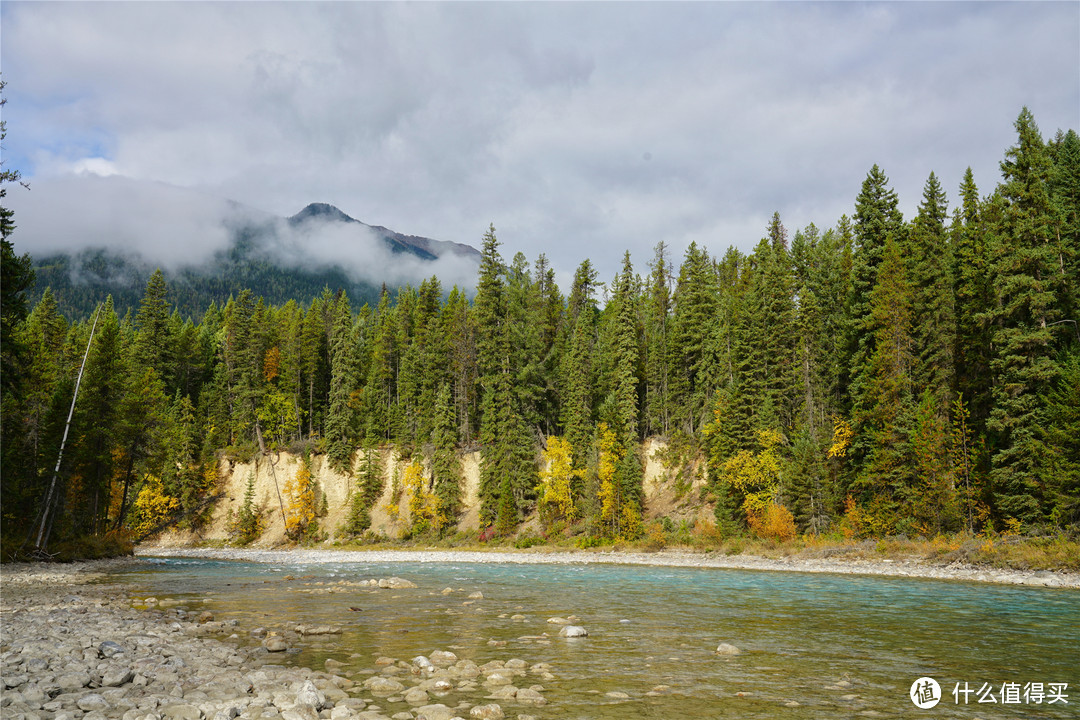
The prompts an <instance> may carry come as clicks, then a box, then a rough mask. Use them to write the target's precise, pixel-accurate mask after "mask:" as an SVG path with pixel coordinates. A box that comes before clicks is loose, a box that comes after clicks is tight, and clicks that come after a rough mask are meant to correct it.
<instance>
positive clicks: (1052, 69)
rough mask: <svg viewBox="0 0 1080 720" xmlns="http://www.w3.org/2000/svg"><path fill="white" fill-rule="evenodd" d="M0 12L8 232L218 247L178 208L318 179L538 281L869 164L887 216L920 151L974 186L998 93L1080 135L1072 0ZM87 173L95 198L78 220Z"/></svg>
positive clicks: (703, 227) (756, 228)
mask: <svg viewBox="0 0 1080 720" xmlns="http://www.w3.org/2000/svg"><path fill="white" fill-rule="evenodd" d="M0 20H2V36H0V41H2V44H0V65H2V71H3V79H4V80H5V81H6V82H7V83H8V85H7V88H6V91H5V96H6V97H7V99H8V104H7V106H6V107H5V109H4V119H5V120H6V121H7V123H8V138H7V140H6V142H5V146H4V155H3V157H4V162H5V167H9V168H18V169H20V170H21V171H22V173H23V174H24V176H26V177H28V178H29V179H30V181H31V185H32V187H33V190H32V191H31V192H30V193H25V192H23V191H22V190H21V188H17V187H16V188H12V189H10V190H9V198H8V199H9V200H10V201H11V206H12V207H13V208H14V209H15V210H16V223H17V224H18V225H19V229H18V230H17V231H16V234H15V235H14V236H13V238H12V239H13V240H14V241H15V243H16V249H17V250H18V251H19V252H24V251H29V252H31V253H34V252H35V250H36V249H37V250H40V248H43V247H47V246H56V245H58V244H64V243H82V242H87V243H89V242H102V240H103V239H107V238H109V237H112V236H115V235H116V234H117V230H116V229H115V228H114V227H112V225H123V226H124V228H125V229H124V230H123V232H124V233H127V236H129V237H130V236H132V233H133V232H134V233H135V235H136V236H138V240H137V242H138V243H140V246H141V247H142V248H143V249H144V251H145V253H146V254H147V255H149V256H151V257H153V256H154V255H155V253H164V254H168V253H172V255H171V256H170V257H173V258H175V256H176V255H177V252H178V250H177V244H178V240H177V238H178V237H185V236H187V237H191V236H192V234H198V233H203V234H202V235H200V236H199V237H198V238H193V239H192V241H191V242H190V243H188V244H187V245H186V246H185V245H183V244H181V245H180V247H182V248H184V250H183V252H190V253H191V254H192V255H193V256H194V255H197V254H199V253H204V252H205V251H206V250H207V248H212V247H213V246H214V245H215V244H216V243H219V242H222V241H223V240H222V239H221V238H219V237H218V236H216V235H215V234H214V232H213V231H212V230H211V229H208V225H207V223H206V221H205V217H200V214H202V215H206V213H210V214H212V213H214V212H218V211H219V209H220V200H221V199H232V200H236V201H238V202H240V203H243V204H245V205H247V206H250V207H251V208H253V209H256V210H260V211H264V212H268V213H272V214H275V215H291V214H293V213H295V212H297V211H298V210H300V209H301V208H302V207H303V206H304V205H306V204H307V203H309V202H313V201H321V202H329V203H333V204H334V205H337V206H338V207H340V208H341V209H342V210H344V211H345V212H346V213H348V214H349V215H351V216H353V217H355V218H358V219H360V220H363V221H365V222H367V223H370V224H377V225H384V226H387V227H390V228H392V229H394V230H397V231H399V232H403V233H408V234H414V235H424V236H428V237H432V238H436V239H440V240H452V241H456V242H465V243H470V244H472V245H475V246H479V245H480V239H481V236H482V235H483V233H484V231H485V230H486V229H487V227H488V224H489V223H494V224H495V226H496V229H497V232H498V235H499V238H500V240H501V241H502V243H503V246H502V251H503V255H504V257H506V259H507V260H509V259H510V258H511V257H512V256H513V254H514V253H515V252H517V251H522V252H524V253H525V255H526V256H527V257H528V258H529V259H530V260H533V259H535V257H536V256H537V255H538V254H539V253H540V252H545V253H547V254H548V256H549V257H550V258H551V259H552V261H553V262H554V264H555V265H556V266H557V267H558V268H559V269H560V271H561V273H560V277H562V278H564V280H563V282H564V290H565V289H566V287H565V282H566V280H565V278H568V277H569V275H570V274H571V273H572V272H573V269H574V268H575V267H576V266H577V264H578V263H579V262H580V261H581V260H582V259H583V258H585V257H589V258H591V259H592V261H593V262H594V264H595V265H596V266H597V267H598V268H599V269H600V271H601V279H605V280H606V279H610V277H611V276H612V275H613V274H614V273H615V271H616V270H617V268H618V266H619V263H620V260H621V256H622V253H623V251H624V250H627V249H629V250H630V251H631V254H632V257H633V259H634V262H635V267H637V268H638V270H639V271H640V272H642V273H644V272H647V267H646V265H647V263H648V261H649V260H650V259H651V257H652V248H653V246H654V245H655V244H656V243H657V242H658V241H660V240H664V241H665V242H667V243H668V244H669V246H670V247H671V248H672V250H673V253H674V255H675V260H676V261H679V260H681V256H682V253H683V251H684V250H685V248H686V246H687V245H688V244H689V243H690V241H692V240H696V241H698V242H699V243H701V244H704V245H705V246H706V247H707V248H708V249H709V250H710V252H712V253H714V254H720V253H722V252H723V251H724V250H725V249H726V247H727V246H728V245H735V246H737V247H739V248H741V249H743V250H745V251H749V250H750V249H751V248H752V247H753V246H754V245H755V244H756V242H757V241H758V240H759V239H760V238H761V237H762V235H763V234H764V232H765V227H766V224H767V222H768V219H769V217H770V216H771V215H772V213H773V212H774V211H779V212H780V214H781V218H782V220H783V221H784V224H785V225H786V226H787V227H788V229H789V231H791V232H794V230H795V229H796V228H799V227H803V226H805V225H806V224H808V223H810V222H814V223H816V224H817V225H818V226H819V227H822V228H825V227H830V226H832V225H833V224H834V223H835V222H836V220H837V219H838V218H839V216H840V215H841V214H843V213H848V214H850V213H851V212H852V211H853V205H854V199H855V196H856V194H857V193H858V191H859V186H860V184H861V182H862V180H863V178H864V177H865V176H866V173H867V171H868V170H869V169H870V167H871V166H872V165H873V164H874V163H877V164H879V165H881V167H882V168H883V169H884V171H885V172H886V174H887V175H888V176H889V177H890V178H891V180H892V184H893V187H894V188H895V189H896V190H897V191H898V193H899V194H900V200H901V204H902V208H903V209H904V212H905V217H910V215H911V214H912V213H913V211H914V209H915V208H916V207H917V205H918V202H919V199H920V194H921V190H922V186H923V183H924V182H925V180H926V177H927V175H928V174H929V173H930V172H931V171H935V172H936V173H937V174H938V176H939V177H940V178H941V180H942V183H943V184H944V186H945V188H946V190H947V192H948V193H949V198H950V203H952V202H954V201H955V197H956V188H957V186H958V185H959V182H960V179H961V176H962V174H963V171H964V169H965V168H966V167H967V166H969V165H970V166H971V167H972V169H973V170H974V172H975V178H976V181H977V182H978V184H979V189H980V191H981V192H983V193H984V194H985V193H987V192H989V191H990V190H991V189H992V188H993V186H994V185H995V184H996V183H997V181H998V179H999V168H998V163H999V161H1000V160H1001V159H1002V157H1003V153H1004V151H1005V149H1006V148H1007V147H1008V146H1010V145H1011V144H1013V142H1014V141H1015V131H1014V129H1013V126H1012V125H1013V122H1014V121H1015V119H1016V117H1017V115H1018V114H1019V112H1020V109H1021V107H1022V106H1024V105H1027V106H1028V107H1029V108H1030V109H1031V111H1032V112H1033V114H1034V116H1035V119H1036V121H1037V122H1038V123H1039V126H1040V128H1041V129H1042V131H1043V134H1044V136H1050V135H1052V134H1053V133H1054V132H1055V131H1056V130H1057V129H1058V128H1063V129H1068V128H1073V129H1078V130H1080V3H1077V2H1055V3H1039V2H1023V3H1015V4H1014V3H1005V2H964V3H955V4H954V3H910V4H908V3H867V4H863V3H810V2H805V3H804V2H786V3H734V2H731V3H728V2H725V3H685V4H682V3H670V2H664V3H646V2H641V3H626V4H624V3H588V4H586V3H574V2H558V3H522V4H516V3H475V4H474V3H464V2H461V3H422V4H413V3H373V2H362V3H361V2H334V3H314V2H289V3H261V2H240V3H227V2H213V3H177V4H173V3H164V2H163V3H159V2H141V3H94V2H79V3H72V4H66V3H39V2H18V1H12V0H4V2H3V3H2V4H0ZM95 175H119V176H124V177H126V178H130V179H133V180H136V181H140V182H144V183H148V184H151V183H152V184H153V187H155V188H157V190H154V191H152V192H153V196H154V198H155V199H154V201H152V202H146V201H143V200H141V199H135V200H132V199H131V198H132V197H134V198H139V197H141V196H140V195H139V192H138V191H135V192H134V195H126V194H130V193H132V192H133V191H132V190H131V188H132V187H133V186H134V185H138V184H139V183H130V182H113V183H105V184H103V183H101V182H99V181H96V180H95V178H94V177H93V176H95ZM90 185H92V186H93V187H94V188H95V190H94V192H98V193H101V192H106V191H103V190H101V188H103V187H106V186H108V187H112V188H113V189H114V190H115V194H114V195H112V196H110V197H111V198H112V200H111V204H109V203H106V205H105V207H106V210H104V211H102V212H100V213H97V214H96V215H94V216H93V217H92V218H91V219H88V218H87V217H86V215H85V214H83V213H81V211H80V199H79V198H80V196H82V197H83V198H85V197H87V196H88V195H87V194H86V193H85V192H83V191H81V190H80V188H81V187H83V186H87V187H89V186H90ZM168 186H177V187H179V188H184V190H183V191H177V194H176V197H177V200H176V202H177V203H178V205H177V207H173V208H170V207H167V206H168V205H169V203H170V202H171V201H170V200H169V197H171V196H172V193H171V192H168V191H167V190H168ZM108 192H113V191H111V190H110V191H108ZM106 194H107V193H106ZM29 197H32V198H33V199H32V200H30V199H29ZM95 197H97V196H95ZM199 198H203V199H205V202H206V207H207V208H208V209H206V210H199V209H197V207H201V206H200V202H201V201H200V200H198V199H199ZM103 202H104V201H103ZM83 205H85V202H84V201H83ZM121 207H122V208H125V214H129V216H128V217H127V218H125V219H123V220H120V219H119V218H117V217H116V216H117V215H118V214H119V212H118V211H116V210H115V208H121ZM20 210H23V213H22V214H21V215H20V214H19V213H20ZM158 218H160V222H159V221H158ZM185 218H188V219H190V227H188V226H185V225H184V223H185ZM166 224H168V225H170V227H171V229H170V230H168V231H164V230H163V231H161V232H160V233H155V231H154V228H155V227H159V228H160V227H162V226H163V225H166ZM132 227H134V228H136V229H135V230H132ZM143 227H145V228H146V230H145V232H140V231H139V230H138V228H143ZM183 252H181V254H183Z"/></svg>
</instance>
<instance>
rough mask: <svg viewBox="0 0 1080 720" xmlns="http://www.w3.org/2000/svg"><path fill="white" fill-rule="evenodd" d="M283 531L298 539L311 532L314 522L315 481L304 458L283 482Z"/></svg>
mask: <svg viewBox="0 0 1080 720" xmlns="http://www.w3.org/2000/svg"><path fill="white" fill-rule="evenodd" d="M285 502H286V505H285V532H287V533H288V534H289V535H290V536H291V537H293V538H296V539H299V538H301V537H303V536H304V535H307V534H309V533H311V531H312V530H314V529H315V528H316V527H317V525H316V524H315V512H316V511H315V482H314V480H313V479H312V477H311V469H310V468H309V467H308V463H307V461H306V460H305V461H304V462H301V463H300V467H298V468H297V469H296V474H295V475H293V476H292V477H291V478H289V481H288V482H287V483H285Z"/></svg>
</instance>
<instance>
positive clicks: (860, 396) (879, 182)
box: [846, 165, 904, 463]
mask: <svg viewBox="0 0 1080 720" xmlns="http://www.w3.org/2000/svg"><path fill="white" fill-rule="evenodd" d="M888 185H889V179H888V178H887V177H886V176H885V173H884V172H882V170H881V168H879V167H878V166H877V165H874V166H873V167H872V168H871V169H870V172H869V173H868V174H867V176H866V179H865V180H864V181H863V184H862V190H861V191H860V192H859V195H858V197H857V198H856V200H855V223H854V227H853V230H854V239H855V246H854V248H853V253H852V265H851V286H850V294H849V297H848V327H847V348H846V352H847V356H848V358H850V359H849V360H848V363H847V366H848V377H849V378H850V386H849V394H850V397H851V404H852V411H853V413H858V412H866V409H867V407H868V406H869V405H870V404H872V402H873V401H871V400H869V399H868V398H867V393H869V392H870V390H869V385H870V383H871V381H872V378H873V370H872V368H871V367H870V365H871V362H872V358H873V357H874V354H875V352H876V345H875V342H876V337H875V332H874V329H873V328H874V321H873V320H872V318H871V315H872V308H871V294H872V293H873V291H874V288H875V287H876V286H877V284H878V272H879V267H880V265H881V263H882V260H883V257H884V253H885V246H886V244H887V243H888V242H889V240H890V239H891V240H892V241H893V242H894V243H895V244H896V246H897V247H896V251H897V252H898V253H900V252H901V248H902V247H903V245H904V243H903V240H902V237H901V235H902V231H903V218H902V216H901V214H900V210H899V209H898V200H897V197H896V192H895V191H893V190H892V189H890V188H889V186H888ZM863 439H864V436H863V435H859V434H857V435H856V442H855V443H854V444H853V447H852V453H853V455H854V456H855V460H856V462H857V463H858V462H861V460H862V458H863V457H864V456H865V452H866V449H867V448H866V447H865V445H864V444H863V442H862V440H863Z"/></svg>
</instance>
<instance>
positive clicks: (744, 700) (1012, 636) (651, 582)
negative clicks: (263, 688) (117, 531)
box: [119, 559, 1080, 720]
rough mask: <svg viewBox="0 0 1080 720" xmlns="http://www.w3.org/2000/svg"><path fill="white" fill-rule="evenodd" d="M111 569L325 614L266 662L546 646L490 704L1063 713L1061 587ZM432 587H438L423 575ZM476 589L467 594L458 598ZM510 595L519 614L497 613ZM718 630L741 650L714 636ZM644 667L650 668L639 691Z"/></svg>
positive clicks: (221, 600) (642, 573)
mask: <svg viewBox="0 0 1080 720" xmlns="http://www.w3.org/2000/svg"><path fill="white" fill-rule="evenodd" d="M393 575H396V576H400V577H403V578H406V579H409V580H412V581H413V582H415V583H416V584H417V585H418V586H419V587H418V588H417V589H410V590H378V591H376V590H371V589H368V588H352V587H348V588H344V589H345V590H346V591H345V592H340V593H332V594H315V593H317V592H320V591H322V590H325V589H326V588H328V587H334V586H333V585H331V583H337V582H339V581H341V580H347V581H354V580H361V579H368V578H380V577H389V576H393ZM119 579H120V580H121V581H122V582H124V583H126V584H128V585H129V586H131V589H132V591H133V592H134V593H136V594H137V595H146V596H150V595H153V596H155V597H158V598H159V599H160V598H165V597H171V598H174V599H176V600H178V601H180V602H182V603H183V604H185V605H186V606H187V607H188V608H189V609H198V610H202V609H209V610H211V611H213V612H214V613H215V614H216V616H217V619H219V620H222V619H228V618H236V619H238V620H239V621H240V622H241V624H242V626H244V627H247V628H251V627H255V626H259V625H263V626H266V627H273V626H274V625H280V624H282V623H284V622H286V621H295V622H300V623H307V624H333V625H339V626H342V627H343V629H344V632H343V633H342V634H341V635H334V636H323V637H321V638H316V637H309V638H306V639H305V641H304V643H303V647H302V648H301V651H300V652H299V653H294V654H290V655H288V656H284V657H283V658H282V659H280V660H279V659H278V658H275V661H277V662H288V663H294V664H301V665H309V666H311V667H317V668H322V667H323V663H324V661H325V660H326V659H327V658H334V659H336V660H338V661H340V662H343V663H345V666H344V667H343V668H340V669H339V670H336V671H335V672H339V673H343V672H347V671H349V670H356V671H364V670H369V669H371V668H372V666H373V661H374V660H375V658H376V657H378V656H383V655H385V656H390V657H395V658H400V659H406V660H408V659H411V658H413V657H415V656H416V655H421V654H423V655H426V654H428V653H430V652H432V651H433V650H437V649H453V650H454V652H456V653H457V654H458V656H460V657H467V658H471V659H473V660H476V661H477V662H478V663H481V664H482V663H484V662H487V661H489V660H493V659H501V660H507V659H510V658H520V659H522V660H525V661H526V662H528V663H530V664H532V663H537V662H547V663H550V664H551V666H552V670H551V671H552V673H553V674H554V675H555V680H552V681H548V682H545V683H544V687H545V692H544V695H545V697H547V698H548V701H549V704H548V705H546V706H544V707H540V708H522V709H520V710H516V709H513V708H512V707H510V706H508V707H507V709H508V710H512V712H508V717H514V716H515V714H516V712H518V711H520V712H527V713H530V714H533V715H536V716H538V717H541V718H637V717H639V718H676V717H682V718H862V717H936V718H983V719H984V720H991V719H994V718H1013V717H1031V718H1076V717H1080V591H1076V590H1052V589H1043V588H1029V587H1012V586H1001V585H989V584H977V583H963V582H945V581H932V580H916V579H907V578H905V579H891V578H881V577H857V576H854V577H853V576H846V575H824V574H805V573H779V572H761V571H740V570H720V569H687V568H663V567H643V566H622V565H597V564H591V565H514V564H455V565H436V564H420V563H399V564H393V565H387V564H376V563H371V564H368V563H328V564H318V565H309V564H297V565H289V564H280V565H269V564H256V563H244V562H228V561H212V560H194V559H157V560H155V561H154V565H153V566H152V569H148V570H142V571H137V572H128V573H124V574H122V575H121V576H120V577H119ZM320 583H321V584H320ZM446 587H451V588H453V589H454V590H455V592H454V593H452V594H450V595H442V594H441V591H442V590H443V589H444V588H446ZM477 590H479V591H481V592H482V593H483V595H484V598H483V599H482V600H476V601H469V600H468V599H467V595H468V594H469V593H471V592H475V591H477ZM350 608H359V610H355V611H354V610H350ZM515 614H520V615H524V616H525V619H524V620H513V619H511V616H513V615H515ZM567 615H576V616H578V618H580V619H579V620H577V621H575V622H576V623H577V624H580V625H583V626H584V627H586V628H587V629H588V631H589V634H590V636H589V637H588V638H587V639H580V640H567V639H562V638H559V637H557V634H558V629H559V628H558V626H556V625H552V624H549V623H547V622H546V621H547V618H549V617H552V616H563V617H565V616H567ZM544 633H548V634H549V635H550V637H549V638H547V639H544V638H543V637H542V636H543V634H544ZM490 641H495V642H496V643H502V642H505V645H502V646H496V645H493V644H491V642H490ZM721 642H727V643H731V644H733V645H736V646H737V647H739V648H740V649H741V650H742V654H740V655H737V656H733V657H721V656H717V655H716V654H715V653H714V651H715V649H716V646H717V644H718V643H721ZM922 676H929V677H932V678H934V679H936V680H937V681H938V682H939V683H940V685H941V688H942V694H943V698H942V700H941V702H940V704H939V705H938V706H937V707H935V708H933V709H930V710H920V709H918V708H916V707H915V706H914V705H913V704H912V702H911V700H910V699H909V698H908V691H909V688H910V686H911V684H912V682H913V681H915V680H916V679H917V678H919V677H922ZM965 682H966V683H967V684H968V687H969V688H971V689H972V690H979V689H980V688H981V687H982V686H983V685H984V683H989V684H990V685H991V686H992V688H993V692H992V694H993V696H994V697H995V698H996V699H997V700H998V703H997V704H987V703H978V695H977V693H974V692H973V693H972V694H971V695H970V696H969V700H968V704H967V705H964V704H963V696H962V695H961V696H960V703H959V704H957V702H956V700H955V699H954V697H953V694H952V692H953V689H954V687H955V686H956V684H957V683H960V684H961V686H962V685H963V683H965ZM1006 682H1008V683H1018V684H1019V685H1020V686H1021V687H1022V686H1024V685H1025V684H1026V683H1043V686H1044V689H1047V690H1048V689H1049V684H1050V683H1067V684H1068V687H1067V688H1065V690H1064V693H1065V695H1067V696H1068V697H1067V699H1068V701H1069V704H1067V705H1066V704H1063V703H1061V702H1057V703H1054V704H1048V703H1047V702H1046V701H1045V700H1044V702H1043V703H1042V704H1035V703H1034V702H1031V701H1029V702H1027V703H1024V701H1023V697H1022V696H1021V698H1020V700H1021V702H1020V703H1019V704H1007V705H1004V704H1002V703H1001V700H1002V698H1001V688H1002V684H1003V683H1006ZM658 685H666V686H669V687H668V688H667V689H662V690H660V691H659V694H654V695H648V694H647V693H649V692H650V691H652V690H654V688H655V687H656V686H658ZM609 692H617V693H625V694H626V695H628V696H629V699H617V698H612V697H609V696H607V693H609ZM738 693H742V695H739V694H738ZM1047 699H1048V698H1047ZM795 703H797V705H795ZM447 704H449V705H453V704H454V703H453V702H447ZM392 709H393V711H394V712H397V711H398V710H399V709H398V708H392ZM400 709H407V707H406V706H403V707H402V708H400Z"/></svg>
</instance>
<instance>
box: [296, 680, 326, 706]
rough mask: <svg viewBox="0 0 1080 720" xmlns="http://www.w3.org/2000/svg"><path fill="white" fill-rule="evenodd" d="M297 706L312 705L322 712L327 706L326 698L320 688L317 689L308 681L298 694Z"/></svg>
mask: <svg viewBox="0 0 1080 720" xmlns="http://www.w3.org/2000/svg"><path fill="white" fill-rule="evenodd" d="M296 704H297V705H311V706H312V707H314V708H315V709H316V710H322V709H323V707H325V706H326V696H325V695H323V693H322V691H320V690H319V688H317V687H315V683H313V682H311V681H310V680H306V681H305V682H304V684H303V685H302V686H300V692H298V693H296Z"/></svg>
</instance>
